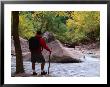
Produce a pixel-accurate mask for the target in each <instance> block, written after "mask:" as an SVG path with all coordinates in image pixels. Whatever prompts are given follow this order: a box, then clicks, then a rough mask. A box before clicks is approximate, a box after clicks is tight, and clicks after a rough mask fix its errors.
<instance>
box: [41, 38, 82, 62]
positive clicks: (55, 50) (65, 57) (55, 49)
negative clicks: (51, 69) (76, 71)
mask: <svg viewBox="0 0 110 87" xmlns="http://www.w3.org/2000/svg"><path fill="white" fill-rule="evenodd" d="M47 45H48V46H49V48H51V49H52V54H51V62H57V63H72V62H81V58H82V56H83V54H81V53H80V52H79V51H76V50H74V48H65V47H63V45H62V44H61V43H60V42H59V41H58V40H55V41H52V42H50V43H48V44H47ZM43 55H44V57H45V59H46V61H48V57H49V53H48V52H47V51H46V50H43Z"/></svg>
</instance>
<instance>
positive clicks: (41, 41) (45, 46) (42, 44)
mask: <svg viewBox="0 0 110 87" xmlns="http://www.w3.org/2000/svg"><path fill="white" fill-rule="evenodd" d="M36 38H37V39H39V42H40V46H39V48H37V49H36V51H37V52H40V53H41V52H42V51H43V48H44V49H46V50H47V51H50V49H49V47H48V46H47V45H46V42H45V39H44V38H42V36H40V35H36Z"/></svg>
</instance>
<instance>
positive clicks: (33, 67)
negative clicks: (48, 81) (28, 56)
mask: <svg viewBox="0 0 110 87" xmlns="http://www.w3.org/2000/svg"><path fill="white" fill-rule="evenodd" d="M32 70H33V75H37V73H36V71H35V63H32Z"/></svg>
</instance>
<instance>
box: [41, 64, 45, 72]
mask: <svg viewBox="0 0 110 87" xmlns="http://www.w3.org/2000/svg"><path fill="white" fill-rule="evenodd" d="M44 66H45V63H41V71H43V70H44Z"/></svg>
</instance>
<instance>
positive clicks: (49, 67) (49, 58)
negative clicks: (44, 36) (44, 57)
mask: <svg viewBox="0 0 110 87" xmlns="http://www.w3.org/2000/svg"><path fill="white" fill-rule="evenodd" d="M49 68H50V54H49V66H48V74H49Z"/></svg>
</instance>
